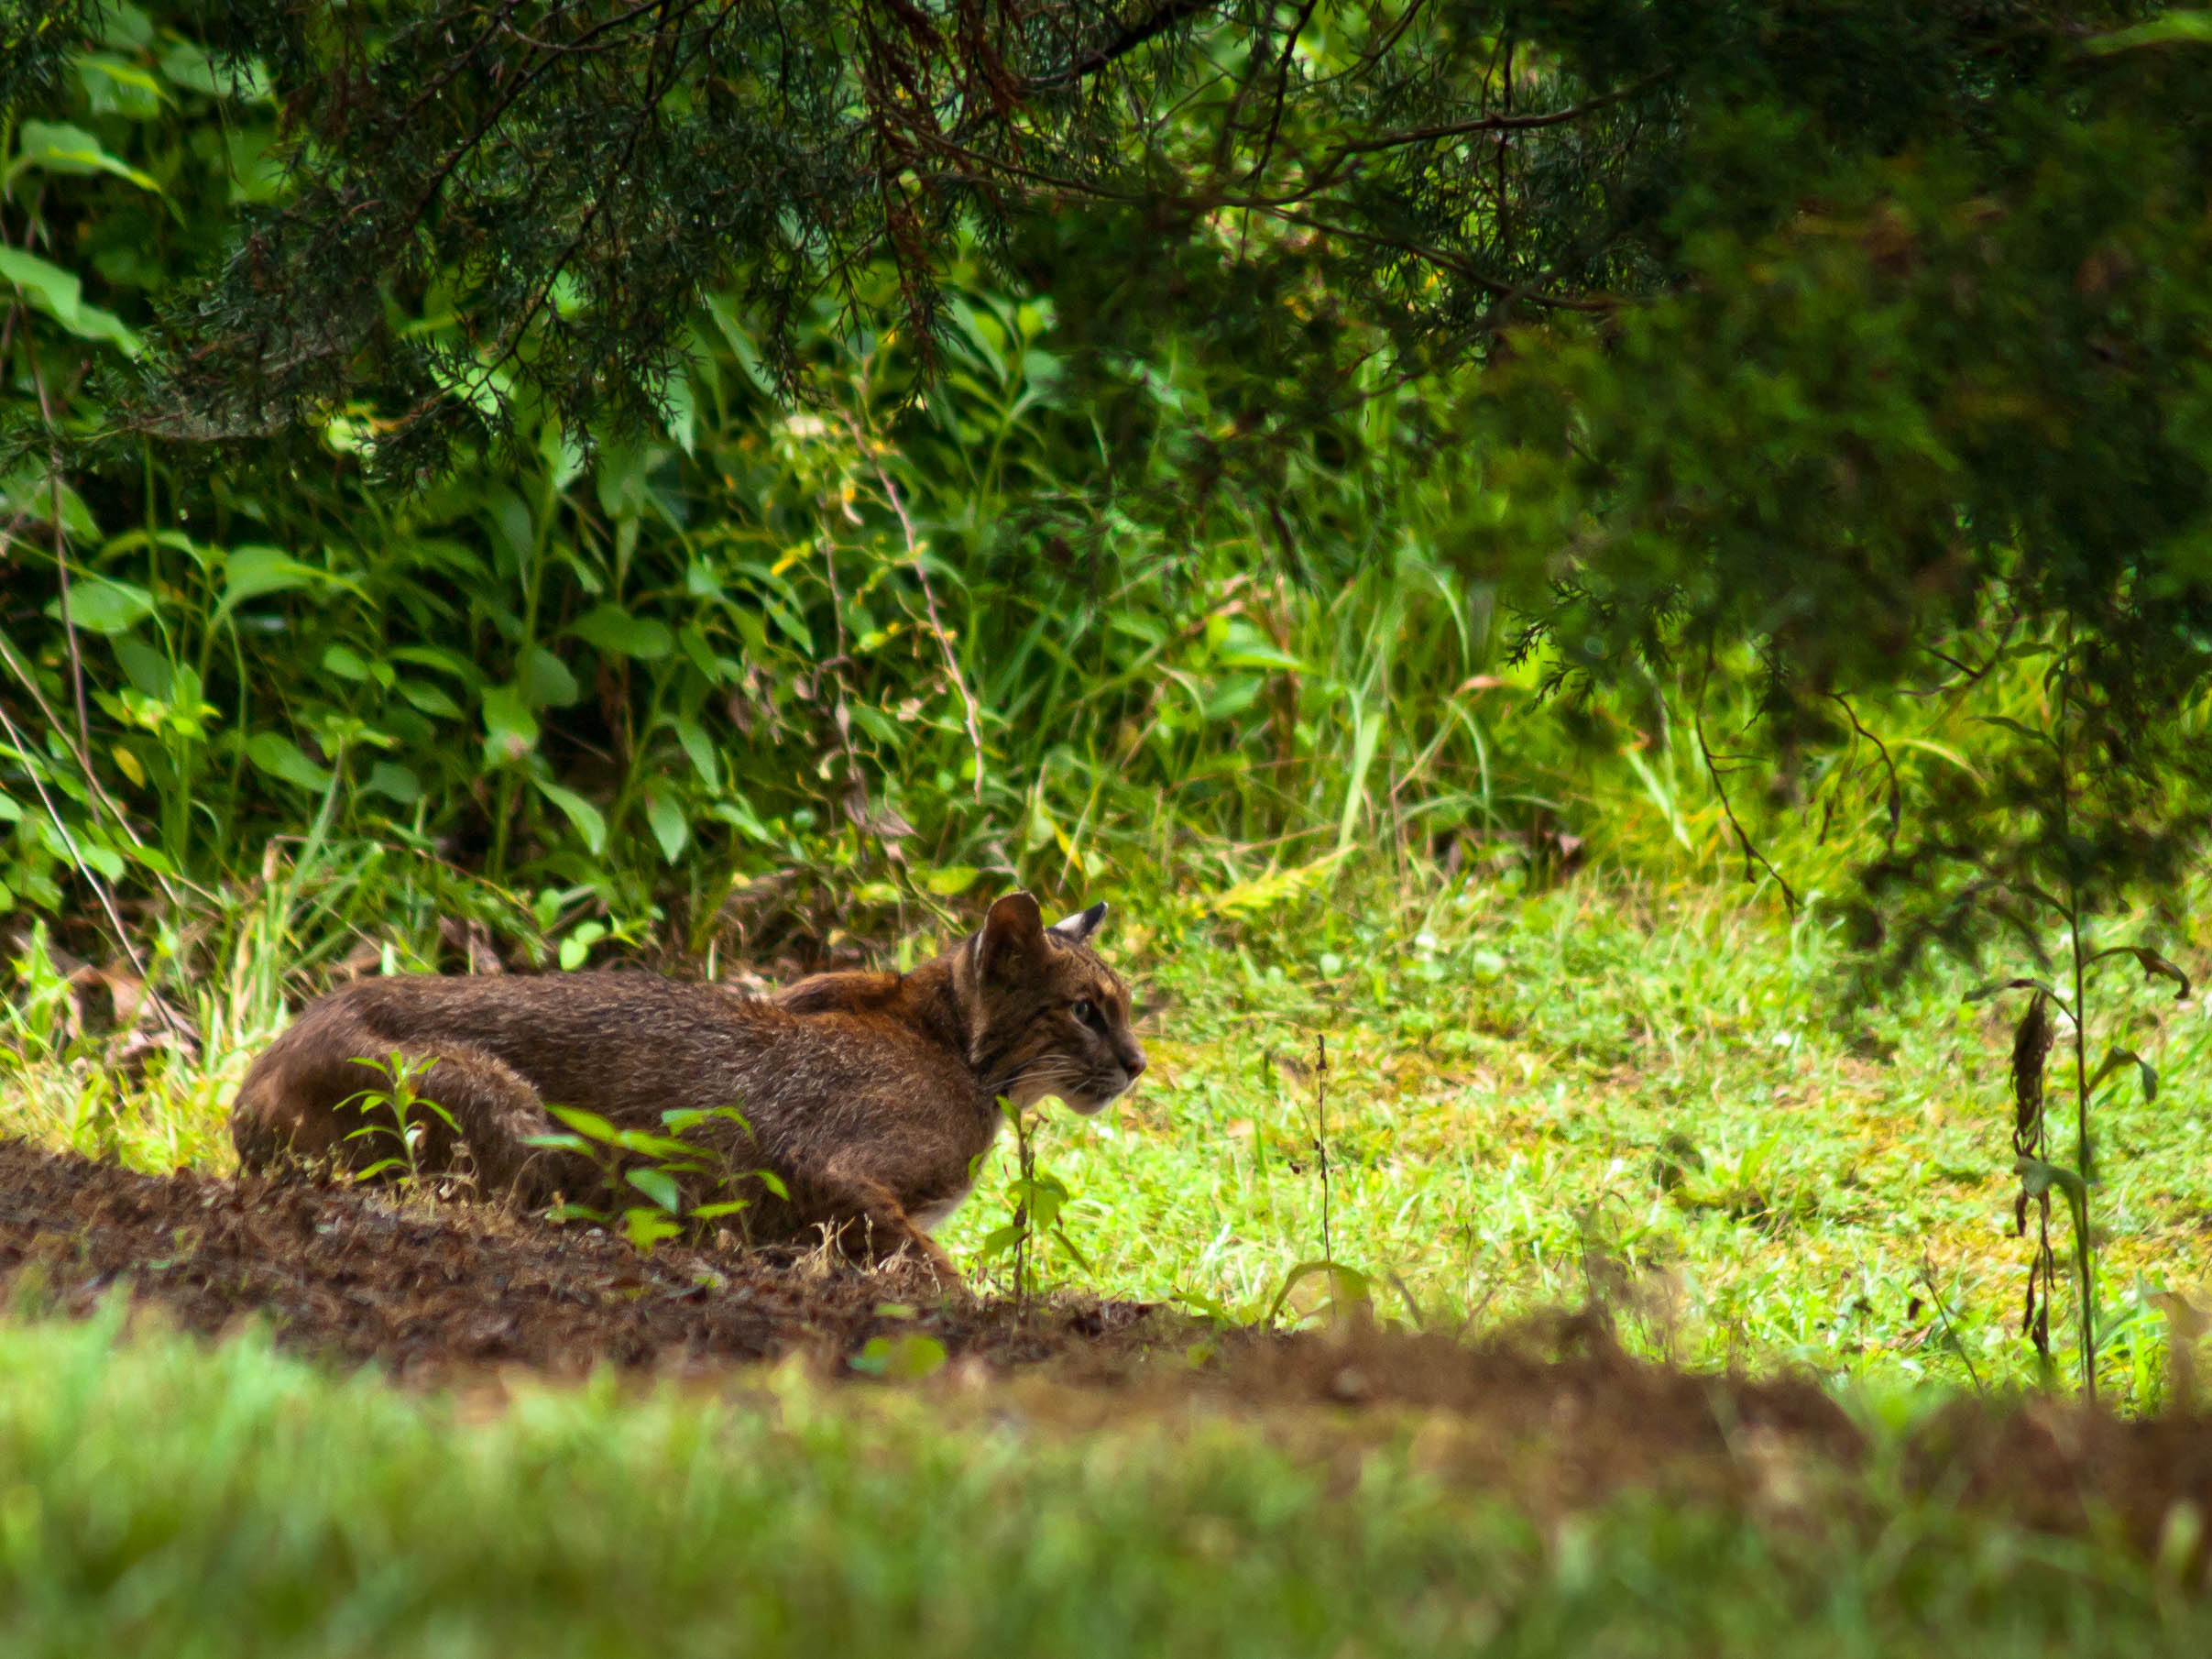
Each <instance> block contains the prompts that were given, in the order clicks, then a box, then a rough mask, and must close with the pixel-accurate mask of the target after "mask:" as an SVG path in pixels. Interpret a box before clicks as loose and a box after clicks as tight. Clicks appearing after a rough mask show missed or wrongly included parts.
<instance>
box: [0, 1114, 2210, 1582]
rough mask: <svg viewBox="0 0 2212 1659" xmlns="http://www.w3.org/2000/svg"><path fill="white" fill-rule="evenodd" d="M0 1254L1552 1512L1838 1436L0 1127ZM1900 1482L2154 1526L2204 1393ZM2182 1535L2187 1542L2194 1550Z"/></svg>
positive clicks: (1523, 1360) (388, 1353)
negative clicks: (1294, 1446) (114, 1154)
mask: <svg viewBox="0 0 2212 1659" xmlns="http://www.w3.org/2000/svg"><path fill="white" fill-rule="evenodd" d="M0 1279H5V1280H12V1281H13V1283H14V1285H15V1287H16V1296H17V1298H18V1300H19V1301H30V1300H35V1301H36V1302H39V1303H42V1304H44V1305H46V1306H48V1307H50V1308H52V1309H54V1310H56V1311H59V1312H62V1313H71V1314H78V1315H82V1314H84V1313H90V1312H91V1311H92V1309H93V1306H94V1305H95V1304H96V1303H97V1302H98V1301H99V1300H100V1299H101V1298H102V1297H103V1296H104V1294H106V1293H107V1292H109V1291H112V1290H113V1289H115V1287H116V1286H118V1285H121V1284H125V1283H127V1284H128V1285H129V1287H130V1289H131V1293H132V1294H133V1296H134V1297H135V1298H136V1299H137V1302H139V1303H141V1304H142V1305H146V1304H150V1305H151V1306H152V1307H155V1308H158V1309H159V1310H161V1312H162V1313H163V1314H164V1315H165V1316H166V1317H167V1318H169V1319H170V1320H171V1321H173V1322H174V1323H175V1324H178V1325H180V1326H181V1327H182V1328H184V1329H186V1330H189V1331H192V1332H194V1333H198V1334H202V1335H218V1334H221V1333H223V1332H224V1331H227V1330H231V1329H235V1328H236V1327H237V1326H238V1325H239V1324H242V1323H245V1322H247V1321H253V1320H261V1321H265V1322H267V1324H268V1326H269V1328H270V1329H271V1330H272V1331H273V1333H274V1335H275V1337H276V1340H277V1341H278V1342H279V1344H281V1345H283V1346H286V1347H289V1348H292V1349H294V1350H297V1351H300V1352H303V1353H306V1354H309V1355H312V1356H315V1357H323V1358H325V1359H329V1360H333V1361H336V1362H339V1363H356V1364H357V1363H373V1364H377V1365H378V1366H381V1367H383V1368H386V1369H387V1370H388V1371H389V1372H390V1373H391V1374H392V1375H394V1376H395V1377H396V1378H398V1379H400V1380H403V1381H409V1382H417V1383H443V1382H454V1383H461V1384H464V1385H477V1384H481V1383H483V1382H484V1381H485V1380H486V1379H490V1378H494V1377H496V1375H497V1373H498V1371H499V1370H500V1369H501V1368H507V1367H512V1366H520V1367H526V1368H531V1369H535V1370H541V1371H545V1372H549V1373H552V1374H554V1375H577V1374H581V1373H583V1372H585V1371H586V1370H588V1369H590V1368H593V1367H595V1366H598V1365H603V1364H612V1365H614V1366H618V1367H620V1368H627V1369H630V1370H636V1371H643V1372H651V1373H655V1374H670V1373H673V1374H676V1375H679V1376H681V1375H692V1376H706V1377H711V1376H714V1375H716V1374H719V1373H724V1372H727V1371H728V1370H729V1369H730V1368H733V1367H739V1366H743V1365H747V1364H750V1363H755V1362H760V1361H763V1360H772V1359H777V1358H780V1357H785V1356H788V1355H792V1354H799V1355H803V1356H806V1357H809V1358H811V1359H812V1360H813V1361H814V1362H816V1364H817V1365H818V1367H819V1368H821V1369H822V1370H823V1371H825V1372H827V1373H835V1374H842V1375H848V1376H860V1374H861V1373H860V1371H857V1370H855V1369H854V1368H853V1365H852V1362H853V1361H854V1360H855V1359H857V1358H864V1357H865V1355H866V1354H867V1352H868V1345H869V1344H870V1342H871V1340H872V1339H873V1338H876V1337H885V1338H890V1339H893V1340H895V1339H897V1338H899V1337H901V1336H905V1335H917V1334H918V1335H926V1336H929V1337H931V1338H933V1339H935V1340H936V1342H938V1343H940V1344H942V1345H943V1346H944V1347H945V1349H946V1351H947V1355H948V1356H949V1357H950V1359H951V1361H952V1363H951V1365H950V1366H949V1367H948V1368H947V1370H946V1372H944V1373H943V1374H942V1379H941V1381H940V1383H939V1386H941V1387H944V1388H946V1389H947V1394H948V1397H951V1396H954V1395H958V1396H959V1397H961V1398H965V1399H967V1400H969V1401H971V1402H972V1403H974V1404H975V1405H977V1406H980V1407H981V1408H982V1409H986V1410H991V1411H1000V1410H1004V1409H1007V1406H1008V1401H1009V1399H1010V1398H1013V1397H1011V1396H1008V1395H1007V1394H1005V1393H1004V1392H1003V1391H1002V1390H989V1391H987V1392H985V1393H983V1394H978V1393H977V1392H976V1391H975V1390H974V1389H973V1388H972V1387H971V1386H970V1385H974V1384H977V1383H980V1382H989V1381H991V1380H992V1379H1000V1380H1004V1379H1009V1378H1013V1379H1026V1381H1025V1382H1024V1383H1022V1384H1021V1386H1020V1387H1018V1389H1017V1390H1016V1392H1017V1394H1018V1397H1019V1399H1020V1401H1021V1404H1020V1407H1019V1409H1021V1410H1023V1411H1024V1412H1033V1413H1034V1412H1042V1413H1045V1414H1047V1415H1049V1416H1051V1417H1052V1418H1055V1419H1057V1420H1059V1421H1062V1422H1066V1423H1068V1424H1070V1425H1071V1426H1076V1425H1079V1423H1081V1422H1083V1421H1085V1420H1104V1419H1105V1418H1107V1417H1109V1416H1123V1415H1125V1414H1127V1413H1129V1412H1139V1411H1148V1410H1166V1409H1175V1410H1187V1409H1190V1408H1192V1407H1194V1406H1195V1407H1196V1408H1197V1409H1199V1410H1204V1411H1221V1412H1234V1413H1241V1414H1256V1415H1258V1416H1261V1417H1263V1418H1264V1419H1265V1421H1266V1422H1267V1423H1270V1424H1271V1425H1272V1426H1273V1427H1274V1428H1275V1429H1276V1431H1277V1432H1279V1433H1281V1434H1287V1435H1292V1436H1295V1437H1298V1438H1299V1439H1301V1440H1305V1441H1307V1442H1309V1443H1310V1444H1313V1445H1316V1446H1317V1449H1318V1450H1319V1451H1320V1454H1321V1455H1322V1456H1332V1455H1350V1456H1356V1454H1357V1449H1358V1447H1359V1446H1360V1445H1363V1444H1365V1443H1368V1442H1371V1441H1372V1440H1373V1439H1374V1437H1375V1436H1377V1435H1381V1434H1407V1433H1408V1432H1409V1433H1410V1434H1411V1435H1412V1443H1413V1447H1414V1450H1415V1452H1416V1454H1417V1456H1420V1457H1421V1458H1422V1459H1423V1460H1424V1461H1425V1462H1426V1463H1427V1464H1428V1465H1429V1467H1432V1468H1433V1469H1434V1470H1435V1471H1436V1472H1437V1473H1438V1474H1439V1475H1440V1476H1443V1477H1445V1478H1457V1479H1465V1480H1470V1481H1476V1482H1481V1483H1484V1484H1487V1485H1495V1486H1497V1487H1499V1488H1501V1489H1505V1490H1508V1491H1511V1492H1513V1493H1514V1494H1515V1495H1517V1497H1519V1498H1521V1499H1523V1500H1527V1501H1529V1502H1531V1503H1532V1504H1533V1505H1534V1506H1535V1507H1536V1508H1538V1509H1539V1510H1540V1511H1559V1510H1562V1509H1566V1508H1572V1507H1576V1506H1579V1505H1582V1504H1586V1503H1589V1502H1592V1501H1595V1500H1600V1499H1603V1498H1604V1497H1606V1496H1607V1495H1609V1494H1611V1493H1614V1492H1615V1491H1618V1490H1620V1489H1626V1488H1645V1489H1658V1490H1661V1491H1666V1492H1669V1493H1676V1494H1681V1495H1685V1496H1687V1495H1696V1496H1699V1497H1703V1498H1708V1499H1712V1500H1719V1501H1724V1502H1748V1503H1752V1504H1756V1505H1758V1506H1760V1507H1763V1508H1769V1509H1773V1510H1778V1511H1790V1510H1791V1509H1793V1508H1803V1507H1804V1506H1806V1505H1807V1504H1809V1503H1812V1504H1820V1503H1824V1502H1826V1501H1827V1500H1828V1499H1829V1498H1830V1497H1833V1496H1834V1494H1837V1493H1840V1492H1842V1491H1844V1490H1845V1484H1844V1483H1847V1481H1848V1479H1849V1478H1850V1477H1851V1475H1852V1473H1853V1471H1854V1470H1855V1469H1856V1467H1857V1466H1859V1465H1860V1464H1861V1463H1862V1462H1863V1460H1864V1454H1865V1449H1866V1448H1865V1442H1864V1438H1863V1436H1862V1434H1860V1432H1859V1430H1858V1429H1857V1428H1856V1426H1855V1425H1854V1424H1853V1423H1852V1422H1851V1420H1850V1419H1849V1418H1848V1416H1847V1415H1846V1414H1845V1412H1843V1411H1842V1410H1841V1409H1840V1408H1839V1407H1838V1406H1837V1405H1836V1404H1835V1402H1834V1401H1833V1400H1832V1399H1831V1398H1830V1397H1829V1396H1828V1395H1827V1394H1826V1393H1825V1392H1824V1391H1823V1390H1821V1389H1820V1388H1819V1387H1818V1386H1817V1385H1816V1384H1814V1383H1813V1382H1812V1381H1810V1380H1807V1379H1795V1378H1787V1377H1784V1378H1769V1379H1750V1378H1746V1377H1740V1376H1714V1375H1706V1374H1700V1373H1693V1372H1686V1371H1681V1370H1677V1369H1674V1368H1670V1367H1666V1366H1662V1365H1657V1364H1653V1363H1650V1362H1648V1361H1645V1360H1641V1359H1637V1358H1636V1357H1632V1356H1629V1355H1627V1354H1626V1353H1624V1352H1623V1351H1622V1350H1621V1349H1620V1348H1619V1347H1618V1346H1616V1345H1615V1343H1614V1342H1613V1340H1612V1339H1611V1336H1610V1334H1609V1332H1608V1329H1607V1327H1606V1324H1605V1322H1604V1318H1603V1317H1602V1316H1601V1315H1595V1314H1590V1313H1584V1314H1580V1315H1566V1316H1561V1317H1559V1318H1557V1319H1554V1320H1552V1321H1549V1322H1545V1323H1543V1324H1536V1325H1528V1326H1523V1327H1519V1328H1517V1329H1516V1330H1514V1331H1512V1332H1508V1333H1505V1334H1501V1335H1494V1336H1492V1337H1490V1338H1488V1339H1485V1340H1484V1341H1482V1342H1480V1343H1475V1344H1468V1343H1463V1342H1460V1341H1457V1340H1454V1339H1452V1338H1451V1337H1447V1336H1443V1335H1407V1334H1403V1333H1395V1332H1388V1331H1384V1330H1379V1329H1375V1328H1373V1327H1354V1328H1352V1329H1351V1330H1349V1331H1340V1332H1338V1333H1336V1334H1334V1335H1312V1334H1285V1333H1279V1332H1262V1331H1254V1330H1228V1331H1221V1330H1216V1329H1214V1328H1212V1327H1211V1326H1210V1325H1208V1324H1204V1323H1202V1322H1199V1321H1194V1320H1191V1319H1189V1318H1187V1317H1185V1316H1183V1315H1181V1314H1179V1313H1176V1312H1174V1311H1172V1310H1170V1309H1167V1308H1164V1307H1161V1306H1158V1305H1156V1304H1148V1303H1139V1302H1106V1301H1099V1300H1095V1299H1078V1298H1070V1297H1066V1296H1060V1297H1056V1298H1054V1299H1052V1300H1051V1301H1049V1302H1046V1303H1044V1304H1043V1305H1040V1306H1038V1307H1035V1308H1033V1309H1031V1310H1030V1311H1028V1313H1026V1314H1024V1313H1023V1312H1022V1311H1020V1310H1018V1309H1016V1308H1015V1307H1013V1305H1012V1304H1011V1303H1010V1302H1006V1301H1004V1300H1002V1299H992V1298H978V1297H972V1296H969V1295H967V1294H965V1293H960V1294H949V1295H948V1294H946V1293H944V1292H942V1291H940V1290H939V1289H938V1288H937V1287H936V1283H935V1280H933V1279H932V1278H931V1277H930V1275H929V1274H928V1272H927V1271H926V1269H921V1268H918V1267H907V1266H903V1265H894V1266H892V1267H890V1268H884V1269H867V1268H863V1267H860V1266H857V1265H854V1264H851V1263H849V1262H844V1261H841V1260H838V1259H836V1258H829V1257H826V1256H824V1255H822V1254H820V1253H818V1252H816V1253H812V1254H809V1253H805V1252H800V1251H795V1250H791V1249H783V1250H778V1251H765V1250H761V1251H750V1252H741V1253H728V1252H711V1251H700V1250H695V1249H689V1248H684V1247H678V1246H673V1245H663V1246H662V1247H660V1248H659V1249H657V1250H655V1251H654V1252H653V1253H652V1255H651V1256H641V1255H640V1254H639V1253H638V1252H637V1251H636V1250H634V1249H633V1248H631V1247H630V1245H629V1244H628V1243H626V1242H625V1241H623V1240H621V1239H619V1238H615V1237H610V1236H606V1235H605V1234H602V1233H597V1232H595V1231H593V1230H590V1229H587V1228H581V1227H575V1226H568V1227H553V1226H548V1225H543V1224H541V1223H536V1222H531V1221H527V1220H521V1219H518V1218H515V1217H512V1216H509V1215H507V1214H502V1213H499V1212H497V1211H492V1210H487V1209H484V1208H481V1207H477V1206H472V1205H443V1206H435V1205H432V1204H431V1203H428V1202H426V1201H411V1200H409V1201H399V1202H395V1201H393V1200H392V1199H391V1198H389V1197H388V1196H386V1195H383V1194H379V1193H376V1192H368V1191H364V1190H361V1189H351V1188H320V1187H313V1186H308V1185H302V1184H298V1183H287V1184H274V1183H268V1182H263V1181H225V1180H220V1179H217V1178H215V1177H212V1176H206V1175H200V1174H195V1173H192V1172H191V1171H179V1172H178V1173H176V1174H174V1175H170V1176H147V1175H139V1174H136V1173H133V1172H131V1171H129V1170H122V1169H118V1168H116V1167H115V1166H113V1165H108V1164H103V1163H99V1162H95V1161H92V1160H88V1159H82V1158H78V1157H74V1156H70V1155H62V1154H55V1153H51V1152H48V1151H45V1150H43V1149H41V1148H36V1147H33V1146H31V1145H28V1144H27V1143H25V1142H22V1141H15V1140H0ZM1903 1472H1904V1476H1905V1478H1906V1479H1907V1480H1908V1481H1909V1483H1911V1484H1912V1485H1914V1486H1917V1487H1919V1488H1921V1489H1923V1490H1926V1491H1929V1492H1931V1493H1940V1494H1943V1495H1944V1496H1945V1497H1946V1498H1950V1499H1954V1500H1957V1501H1960V1502H1963V1503H1967V1504H1971V1505H1975V1506H1977V1507H1979V1506H1988V1508H1990V1509H1992V1510H1996V1511H2001V1512H2004V1513H2006V1514H2009V1515H2011V1516H2012V1517H2014V1518H2016V1519H2019V1520H2021V1521H2023V1522H2028V1523H2030V1524H2032V1525H2035V1526H2037V1527H2040V1528H2042V1529H2045V1530H2048V1531H2053V1532H2059V1533H2078V1532H2082V1531H2085V1530H2087V1529H2090V1528H2092V1527H2099V1526H2105V1525H2111V1524H2117V1525H2118V1526H2119V1528H2120V1529H2121V1530H2123V1531H2124V1532H2125V1533H2126V1534H2127V1535H2128V1536H2129V1537H2130V1539H2132V1540H2133V1541H2134V1542H2135V1543H2136V1544H2138V1545H2139V1547H2141V1548H2142V1549H2144V1550H2146V1551H2155V1550H2157V1549H2158V1548H2159V1547H2160V1545H2161V1541H2162V1539H2164V1540H2167V1541H2168V1547H2169V1548H2170V1547H2171V1544H2172V1540H2173V1530H2172V1526H2173V1523H2172V1521H2171V1517H2172V1516H2173V1515H2174V1512H2175V1511H2176V1507H2177V1506H2178V1505H2181V1504H2185V1503H2186V1504H2192V1505H2194V1506H2196V1508H2195V1512H2196V1515H2198V1516H2199V1517H2202V1516H2205V1515H2212V1417H2207V1415H2205V1414H2202V1413H2196V1412H2188V1413H2175V1414H2172V1415H2168V1416H2166V1417H2163V1418H2159V1419H2156V1420H2151V1421H2124V1420H2121V1419H2118V1418H2115V1417H2112V1416H2110V1415H2108V1414H2104V1413H2098V1412H2085V1411H2083V1410H2080V1409H2079V1408H2076V1407H2075V1406H2073V1405H2071V1404H2066V1403H2062V1402H2058V1401H1998V1402H1993V1403H1990V1404H1987V1405H1982V1404H1977V1403H1976V1402H1973V1401H1960V1402H1958V1403H1956V1404H1955V1405H1954V1406H1952V1407H1950V1408H1948V1409H1947V1410H1946V1411H1944V1412H1942V1413H1941V1414H1939V1415H1938V1416H1937V1417H1936V1418H1935V1419H1934V1420H1933V1422H1932V1423H1929V1424H1928V1425H1927V1426H1926V1427H1925V1428H1924V1429H1923V1430H1922V1431H1921V1433H1920V1434H1918V1435H1917V1436H1915V1438H1914V1440H1913V1442H1912V1444H1911V1445H1910V1446H1909V1447H1908V1448H1907V1456H1906V1459H1905V1467H1904V1471H1903ZM2197 1553H2198V1554H2199V1555H2201V1554H2202V1546H2201V1545H2199V1546H2198V1552H2197Z"/></svg>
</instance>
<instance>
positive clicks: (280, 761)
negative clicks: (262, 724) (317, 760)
mask: <svg viewBox="0 0 2212 1659" xmlns="http://www.w3.org/2000/svg"><path fill="white" fill-rule="evenodd" d="M246 759H247V760H249V761H251V762H253V764H255V765H256V766H257V767H258V768H260V770H262V771H263V772H266V773H268V775H269V776H271V777H273V778H278V779H280V780H281V781H282V782H284V783H287V784H290V785H293V786H296V787H298V788H301V789H312V790H313V791H315V792H316V793H318V794H320V793H321V792H322V791H323V790H325V789H327V788H329V787H330V773H329V772H328V771H327V770H326V769H325V768H323V767H321V766H318V765H316V764H314V762H312V761H311V760H309V759H308V758H307V756H306V755H304V754H302V753H301V752H300V745H299V744H297V743H295V742H292V741H291V739H290V738H288V737H286V736H285V735H284V734H283V733H282V732H280V731H257V732H255V733H254V734H253V736H251V737H249V738H247V739H246Z"/></svg>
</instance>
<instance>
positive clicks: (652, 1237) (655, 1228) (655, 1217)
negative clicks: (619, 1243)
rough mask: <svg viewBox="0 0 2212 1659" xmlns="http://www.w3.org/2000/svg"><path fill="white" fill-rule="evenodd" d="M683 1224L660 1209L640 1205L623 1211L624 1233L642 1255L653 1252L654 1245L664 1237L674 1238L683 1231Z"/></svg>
mask: <svg viewBox="0 0 2212 1659" xmlns="http://www.w3.org/2000/svg"><path fill="white" fill-rule="evenodd" d="M683 1231H684V1229H683V1227H682V1225H679V1224H678V1223H676V1222H674V1221H673V1220H671V1219H670V1218H669V1217H668V1216H667V1215H665V1214H662V1213H661V1212H660V1211H659V1210H648V1209H646V1208H645V1207H644V1206H643V1205H640V1206H639V1207H638V1208H636V1209H634V1210H625V1211H623V1212H622V1233H623V1236H625V1237H627V1238H628V1239H629V1240H630V1245H631V1247H633V1248H634V1249H635V1250H636V1251H637V1252H638V1253H639V1254H640V1255H641V1256H643V1255H649V1254H651V1253H652V1247H653V1246H655V1245H657V1244H659V1243H661V1242H662V1241H663V1239H669V1238H674V1237H677V1236H679V1235H681V1234H682V1233H683Z"/></svg>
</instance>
